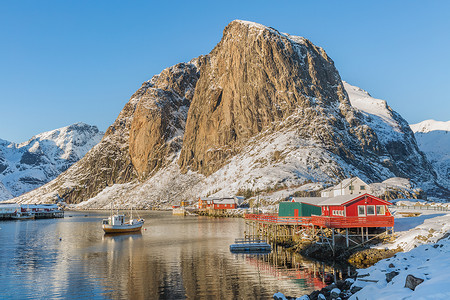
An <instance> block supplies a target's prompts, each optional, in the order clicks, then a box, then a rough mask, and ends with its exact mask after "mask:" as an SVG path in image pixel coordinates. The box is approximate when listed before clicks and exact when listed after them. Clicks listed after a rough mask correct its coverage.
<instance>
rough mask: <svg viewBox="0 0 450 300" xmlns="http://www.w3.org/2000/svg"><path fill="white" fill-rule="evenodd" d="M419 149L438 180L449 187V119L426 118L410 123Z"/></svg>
mask: <svg viewBox="0 0 450 300" xmlns="http://www.w3.org/2000/svg"><path fill="white" fill-rule="evenodd" d="M411 129H412V130H413V131H414V135H415V136H416V140H417V144H418V145H419V148H420V150H422V151H423V152H425V154H426V156H427V158H428V160H429V161H430V162H431V164H432V165H433V167H434V169H435V171H436V173H437V175H438V178H439V182H441V183H442V184H443V185H445V186H446V187H450V121H447V122H442V121H435V120H426V121H423V122H420V123H417V124H412V125H411Z"/></svg>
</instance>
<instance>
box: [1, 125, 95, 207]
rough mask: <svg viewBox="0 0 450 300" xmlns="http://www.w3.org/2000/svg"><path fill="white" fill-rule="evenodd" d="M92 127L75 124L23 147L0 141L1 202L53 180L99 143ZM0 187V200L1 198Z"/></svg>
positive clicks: (38, 137) (33, 140)
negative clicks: (4, 190)
mask: <svg viewBox="0 0 450 300" xmlns="http://www.w3.org/2000/svg"><path fill="white" fill-rule="evenodd" d="M102 136H103V132H100V131H99V130H98V128H97V127H96V126H90V125H87V124H84V123H76V124H73V125H70V126H66V127H63V128H59V129H55V130H52V131H48V132H44V133H41V134H38V135H36V136H34V137H32V138H31V139H30V140H28V141H27V142H24V143H20V144H15V143H11V142H8V141H5V140H0V183H2V185H3V186H4V187H5V188H6V189H7V190H8V193H3V194H4V195H5V196H3V199H2V200H6V199H9V198H12V197H13V196H14V197H16V196H19V195H21V194H23V193H26V192H28V191H30V190H33V189H35V188H37V187H39V186H41V185H43V184H45V183H47V182H49V181H50V180H52V179H54V178H56V176H58V175H59V174H60V173H61V172H63V171H65V170H67V168H69V167H70V166H71V165H72V164H73V163H75V162H76V161H78V160H79V159H81V158H82V157H83V156H84V155H85V154H86V152H87V151H89V149H91V148H92V147H93V146H94V145H96V144H97V143H98V142H100V140H101V138H102ZM1 194H2V192H1V186H0V198H2V196H1Z"/></svg>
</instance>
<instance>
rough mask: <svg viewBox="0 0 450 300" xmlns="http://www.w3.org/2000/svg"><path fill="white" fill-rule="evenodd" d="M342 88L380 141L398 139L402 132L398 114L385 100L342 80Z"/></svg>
mask: <svg viewBox="0 0 450 300" xmlns="http://www.w3.org/2000/svg"><path fill="white" fill-rule="evenodd" d="M344 88H345V90H346V91H347V94H348V97H349V98H350V102H351V104H352V106H353V107H355V108H357V109H358V110H360V111H361V112H362V114H363V115H364V116H365V117H366V122H367V123H368V125H369V126H370V127H372V128H373V129H375V131H376V132H377V135H378V138H380V139H381V140H382V141H384V142H386V141H391V140H395V139H398V137H399V136H401V135H402V134H403V130H402V124H401V122H399V120H398V118H399V115H398V114H397V113H396V112H395V111H393V110H392V109H391V108H390V107H389V106H388V104H387V102H386V101H385V100H381V99H375V98H373V97H372V96H371V95H370V94H369V93H368V92H367V91H365V90H363V89H361V88H359V87H356V86H353V85H350V84H348V83H347V82H345V81H344Z"/></svg>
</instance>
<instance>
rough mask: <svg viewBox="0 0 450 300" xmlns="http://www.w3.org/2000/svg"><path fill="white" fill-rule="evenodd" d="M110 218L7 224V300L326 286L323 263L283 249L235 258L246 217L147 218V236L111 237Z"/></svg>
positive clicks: (0, 280)
mask: <svg viewBox="0 0 450 300" xmlns="http://www.w3.org/2000/svg"><path fill="white" fill-rule="evenodd" d="M107 216H108V213H107V212H66V217H65V218H64V219H48V220H28V221H2V222H0V298H1V299H85V298H90V299H128V298H134V299H272V296H273V294H274V293H276V292H282V293H284V294H285V295H291V296H301V295H303V294H305V293H309V292H311V291H313V290H315V289H320V288H321V287H323V286H324V279H323V277H324V276H323V273H324V269H323V265H321V264H319V263H313V262H311V261H306V260H304V259H303V258H302V257H300V256H292V255H291V254H290V253H288V252H286V251H283V250H281V249H278V250H277V251H273V252H272V253H270V254H266V255H247V254H246V255H244V254H239V255H238V254H232V253H230V251H229V245H230V244H232V243H233V242H234V239H235V238H241V237H243V232H244V230H245V225H244V220H242V219H232V218H223V219H222V218H221V219H214V218H206V217H176V216H172V214H171V213H170V212H140V216H141V217H144V218H145V219H146V222H145V225H144V228H143V230H142V233H141V234H129V235H115V236H108V235H104V234H103V231H102V229H101V219H102V218H105V217H107Z"/></svg>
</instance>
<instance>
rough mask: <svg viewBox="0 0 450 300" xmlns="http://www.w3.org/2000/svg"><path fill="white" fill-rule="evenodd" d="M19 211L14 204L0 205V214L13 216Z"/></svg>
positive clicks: (18, 207)
mask: <svg viewBox="0 0 450 300" xmlns="http://www.w3.org/2000/svg"><path fill="white" fill-rule="evenodd" d="M19 209H20V206H19V205H18V204H16V203H0V214H13V213H15V212H16V211H18V210H19Z"/></svg>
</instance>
